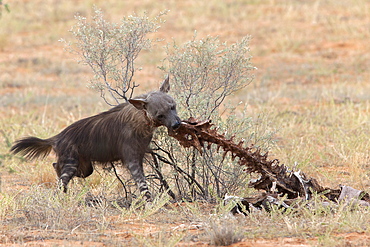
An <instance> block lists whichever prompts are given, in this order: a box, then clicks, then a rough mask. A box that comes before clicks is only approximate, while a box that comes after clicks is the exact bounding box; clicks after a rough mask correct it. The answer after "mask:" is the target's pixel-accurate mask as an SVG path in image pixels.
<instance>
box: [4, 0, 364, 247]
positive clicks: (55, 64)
mask: <svg viewBox="0 0 370 247" xmlns="http://www.w3.org/2000/svg"><path fill="white" fill-rule="evenodd" d="M2 2H3V4H4V3H6V4H8V5H9V9H10V12H7V11H6V10H5V8H3V6H2V5H0V8H1V18H0V116H1V117H0V182H1V184H0V221H1V226H0V244H1V245H3V246H211V245H212V244H213V243H217V239H220V238H221V239H222V238H226V239H230V238H235V239H238V241H239V242H237V243H235V244H234V245H232V246H240V247H241V246H369V245H370V220H369V219H370V209H369V208H355V209H352V210H351V209H349V208H348V207H346V206H345V205H339V206H338V207H336V208H335V209H329V210H328V209H321V210H316V211H310V210H303V211H301V212H299V214H298V215H296V214H285V215H284V214H281V213H279V212H276V213H272V214H271V213H267V212H264V211H262V212H258V213H255V214H251V215H248V216H246V217H236V218H233V217H230V216H220V215H221V214H223V213H222V210H223V209H222V206H220V205H218V204H217V205H214V204H207V203H203V202H193V203H185V202H184V203H165V201H166V200H165V198H164V199H163V198H159V199H158V201H156V202H154V203H153V204H152V205H151V206H149V207H146V208H145V209H141V208H131V209H124V208H120V207H112V206H111V205H108V204H109V203H103V202H99V203H98V204H99V205H97V206H96V207H89V206H86V205H83V203H81V202H82V201H83V199H81V198H82V197H83V196H86V194H87V193H96V194H99V193H102V191H103V192H104V190H113V188H116V187H117V186H118V185H116V183H117V181H116V180H115V179H114V176H112V175H107V176H106V175H105V174H94V176H93V177H92V178H91V179H90V180H88V183H89V185H88V186H81V184H80V182H78V181H76V182H75V183H72V189H71V191H70V192H69V194H67V195H63V194H60V193H58V192H56V191H57V189H56V186H55V184H56V183H55V181H56V175H55V174H54V170H53V168H52V166H51V164H52V162H54V158H55V157H53V156H52V155H51V156H49V157H48V158H46V159H45V160H37V161H26V160H25V159H22V158H21V157H19V156H15V157H14V156H13V155H11V154H9V148H10V145H11V143H12V142H13V141H15V140H16V139H18V138H21V137H23V136H27V135H33V136H38V137H41V138H46V137H50V136H52V135H54V134H56V133H58V132H59V131H60V130H62V129H63V128H64V127H66V126H67V125H68V124H71V123H72V122H74V121H76V120H78V119H80V118H82V117H87V116H90V115H92V114H96V113H98V112H101V111H103V110H105V109H108V108H109V107H108V106H107V105H106V104H105V103H104V101H103V100H102V99H101V98H100V96H99V93H97V92H95V91H93V90H91V89H89V88H88V83H89V79H90V78H91V77H92V76H93V74H92V71H90V69H89V68H88V67H87V66H84V65H83V64H79V63H78V62H77V61H76V60H77V59H78V57H76V56H74V55H73V54H70V53H68V52H67V51H65V50H64V45H63V43H61V42H59V40H60V39H61V38H63V39H66V40H71V39H73V38H72V36H71V34H70V32H69V30H70V28H71V27H72V26H73V25H74V24H75V23H76V21H75V18H74V16H75V15H76V13H79V14H80V15H82V16H86V17H87V18H91V16H92V15H93V6H94V5H95V6H96V7H98V8H101V9H102V10H103V11H104V13H105V15H106V18H107V19H108V20H110V21H119V20H120V18H122V17H123V16H128V15H131V14H135V13H137V14H141V13H143V12H146V13H147V14H148V15H149V16H154V15H157V14H158V13H159V12H161V11H164V10H169V12H168V13H167V14H166V15H165V16H163V19H165V20H166V22H165V23H162V24H161V28H160V29H159V31H158V32H157V33H155V34H153V36H154V37H156V38H160V39H162V41H161V42H158V43H156V44H155V46H153V47H152V49H151V50H150V51H145V52H143V53H142V54H141V55H140V57H139V61H138V63H139V66H140V67H142V70H140V71H138V72H137V74H136V75H135V80H136V81H137V82H139V83H140V87H139V90H142V91H147V90H152V89H154V88H156V87H158V84H159V82H160V81H161V80H162V79H163V78H164V76H165V75H164V74H163V72H162V71H161V70H159V69H158V68H157V66H160V65H161V64H162V60H163V59H164V56H165V52H164V49H163V47H164V46H165V45H166V43H168V42H172V41H176V42H177V43H179V44H181V43H183V42H186V41H189V40H191V39H193V37H194V33H195V31H196V32H197V38H204V37H207V36H208V35H209V36H218V37H219V39H220V40H221V41H222V42H227V43H233V42H236V41H238V40H240V39H241V38H242V37H245V36H248V35H250V36H251V38H252V39H251V42H250V50H251V55H252V56H253V58H252V59H251V62H252V63H253V65H254V66H255V67H257V70H255V71H253V73H254V80H253V82H252V83H251V84H250V85H248V86H247V87H245V88H244V89H243V90H241V91H239V92H237V93H236V94H234V95H232V96H231V97H229V98H228V102H229V104H235V105H237V104H239V103H240V102H243V103H242V104H246V105H247V112H248V115H249V116H250V117H252V118H253V119H259V120H258V121H260V125H257V128H260V129H266V130H273V131H276V132H275V133H276V134H275V135H274V139H275V140H276V144H275V145H274V146H272V147H271V148H270V152H269V156H270V158H271V159H272V158H277V159H279V160H280V161H281V162H283V163H284V164H287V165H290V166H293V165H294V164H296V165H297V166H298V168H299V169H301V170H302V171H304V172H305V173H306V175H308V176H310V177H314V178H316V179H317V180H318V181H319V183H320V184H322V185H324V186H328V187H331V188H339V186H340V185H348V186H351V187H354V188H357V189H360V190H364V191H368V192H369V191H370V153H369V148H370V138H369V137H370V71H369V68H370V42H369V41H370V1H357V0H341V1H335V0H315V1H309V0H266V1H256V0H244V1H242V0H239V1H237V0H227V1H217V0H208V1H195V0H187V1H175V0H162V1H148V0H142V1H126V0H122V1H111V0H106V1H100V0H95V1H87V0H78V1H58V0H34V1H28V0H18V1H7V0H3V1H2ZM176 90H181V89H176ZM86 190H89V191H88V192H86Z"/></svg>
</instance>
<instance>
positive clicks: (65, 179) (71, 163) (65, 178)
mask: <svg viewBox="0 0 370 247" xmlns="http://www.w3.org/2000/svg"><path fill="white" fill-rule="evenodd" d="M57 166H58V167H59V168H60V170H59V171H60V173H59V174H58V175H59V182H60V185H61V187H62V188H63V191H64V192H67V185H68V183H69V181H70V180H71V179H72V178H73V176H75V175H76V173H77V169H78V161H77V160H76V159H73V158H69V159H65V160H62V161H61V160H60V161H58V164H57ZM57 173H58V172H57Z"/></svg>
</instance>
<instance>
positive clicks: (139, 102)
mask: <svg viewBox="0 0 370 247" xmlns="http://www.w3.org/2000/svg"><path fill="white" fill-rule="evenodd" d="M128 102H130V103H131V104H132V105H133V106H135V107H136V108H137V109H139V110H145V109H146V104H147V101H146V100H145V99H129V100H128Z"/></svg>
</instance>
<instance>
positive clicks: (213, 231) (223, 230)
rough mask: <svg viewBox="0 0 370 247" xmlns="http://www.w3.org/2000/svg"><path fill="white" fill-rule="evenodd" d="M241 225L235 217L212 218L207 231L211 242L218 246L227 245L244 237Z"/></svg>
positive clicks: (207, 225)
mask: <svg viewBox="0 0 370 247" xmlns="http://www.w3.org/2000/svg"><path fill="white" fill-rule="evenodd" d="M239 225H241V224H240V223H238V222H237V220H236V219H235V218H234V217H232V216H231V217H226V216H225V217H223V218H211V219H209V222H208V223H207V224H206V228H205V229H206V233H207V235H208V237H209V240H210V243H211V244H212V245H216V246H226V245H231V244H234V243H237V242H240V241H241V240H242V239H243V231H242V229H241V227H238V226H239Z"/></svg>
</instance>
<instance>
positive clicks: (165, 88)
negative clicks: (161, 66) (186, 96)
mask: <svg viewBox="0 0 370 247" xmlns="http://www.w3.org/2000/svg"><path fill="white" fill-rule="evenodd" d="M159 91H161V92H163V93H168V91H170V76H169V75H167V77H166V79H164V81H163V82H162V85H161V88H160V89H159Z"/></svg>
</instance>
